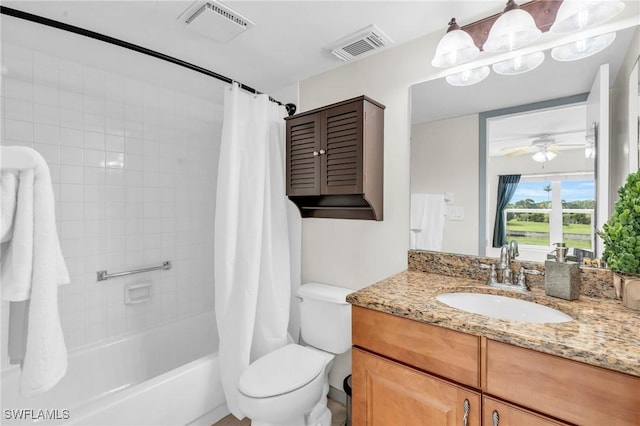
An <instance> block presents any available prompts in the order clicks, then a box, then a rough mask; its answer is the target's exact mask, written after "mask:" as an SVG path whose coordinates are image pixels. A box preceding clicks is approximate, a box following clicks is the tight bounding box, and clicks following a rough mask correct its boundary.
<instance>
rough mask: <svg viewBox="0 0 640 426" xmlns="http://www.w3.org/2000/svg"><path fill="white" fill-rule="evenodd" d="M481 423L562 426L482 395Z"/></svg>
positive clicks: (484, 424) (495, 425)
mask: <svg viewBox="0 0 640 426" xmlns="http://www.w3.org/2000/svg"><path fill="white" fill-rule="evenodd" d="M482 424H483V426H500V425H505V426H506V425H526V426H563V425H567V423H561V422H558V421H556V420H553V419H550V418H549V417H546V416H542V415H540V414H537V413H534V412H532V411H529V410H525V409H523V408H519V407H516V406H515V405H512V404H508V403H506V402H502V401H499V400H497V399H494V398H491V397H488V396H484V397H482Z"/></svg>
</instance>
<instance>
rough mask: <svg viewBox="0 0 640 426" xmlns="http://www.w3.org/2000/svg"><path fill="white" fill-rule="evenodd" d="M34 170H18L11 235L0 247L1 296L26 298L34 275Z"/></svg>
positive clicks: (12, 299)
mask: <svg viewBox="0 0 640 426" xmlns="http://www.w3.org/2000/svg"><path fill="white" fill-rule="evenodd" d="M34 178H35V169H26V170H22V171H21V172H20V177H19V183H18V197H17V203H16V207H15V214H14V219H13V235H12V237H11V240H10V241H8V242H6V243H4V245H3V247H2V257H1V259H2V266H1V270H0V271H1V275H0V277H1V278H2V299H3V300H9V301H11V302H21V301H23V300H27V299H28V298H29V295H30V294H31V281H32V274H33V251H34V247H33V236H34V235H33V232H34V229H33V226H34V216H33V215H34V210H33V202H34Z"/></svg>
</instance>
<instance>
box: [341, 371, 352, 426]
mask: <svg viewBox="0 0 640 426" xmlns="http://www.w3.org/2000/svg"><path fill="white" fill-rule="evenodd" d="M342 387H343V389H344V393H346V394H347V421H346V423H345V426H351V374H349V375H348V376H347V377H345V378H344V382H342Z"/></svg>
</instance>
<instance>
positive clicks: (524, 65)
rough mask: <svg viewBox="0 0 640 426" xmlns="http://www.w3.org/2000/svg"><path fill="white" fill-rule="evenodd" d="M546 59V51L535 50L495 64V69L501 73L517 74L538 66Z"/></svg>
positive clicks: (497, 72)
mask: <svg viewBox="0 0 640 426" xmlns="http://www.w3.org/2000/svg"><path fill="white" fill-rule="evenodd" d="M543 61H544V52H534V53H530V54H528V55H524V56H516V57H515V58H511V59H508V60H506V61H502V62H496V63H495V64H493V71H494V72H495V73H496V74H501V75H517V74H523V73H525V72H528V71H531V70H533V69H535V68H537V67H538V66H539V65H540V64H541V63H542V62H543Z"/></svg>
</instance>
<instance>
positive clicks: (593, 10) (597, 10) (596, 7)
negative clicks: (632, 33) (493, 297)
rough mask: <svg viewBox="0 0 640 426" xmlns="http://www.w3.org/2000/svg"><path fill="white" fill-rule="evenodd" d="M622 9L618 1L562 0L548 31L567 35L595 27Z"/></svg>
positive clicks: (621, 3)
mask: <svg viewBox="0 0 640 426" xmlns="http://www.w3.org/2000/svg"><path fill="white" fill-rule="evenodd" d="M623 9H624V3H623V2H622V1H620V0H587V1H585V0H564V1H563V2H562V4H561V5H560V9H558V14H557V16H556V20H555V22H554V23H553V25H552V26H551V28H550V30H549V31H551V32H552V33H556V34H567V33H573V32H577V31H582V30H585V29H587V28H592V27H595V26H596V25H599V24H601V23H603V22H605V21H608V20H609V19H611V18H613V17H614V16H616V15H617V14H619V13H620V12H622V10H623Z"/></svg>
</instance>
